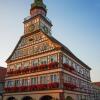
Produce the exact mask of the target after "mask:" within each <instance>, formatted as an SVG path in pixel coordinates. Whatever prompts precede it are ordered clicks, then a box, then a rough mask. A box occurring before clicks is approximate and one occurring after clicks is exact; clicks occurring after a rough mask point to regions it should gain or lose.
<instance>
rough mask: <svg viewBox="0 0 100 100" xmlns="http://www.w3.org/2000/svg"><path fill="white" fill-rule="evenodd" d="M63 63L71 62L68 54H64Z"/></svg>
mask: <svg viewBox="0 0 100 100" xmlns="http://www.w3.org/2000/svg"><path fill="white" fill-rule="evenodd" d="M63 63H64V64H69V60H68V58H67V57H66V56H64V55H63Z"/></svg>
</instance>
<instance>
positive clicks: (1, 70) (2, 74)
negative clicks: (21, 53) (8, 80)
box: [0, 66, 7, 82]
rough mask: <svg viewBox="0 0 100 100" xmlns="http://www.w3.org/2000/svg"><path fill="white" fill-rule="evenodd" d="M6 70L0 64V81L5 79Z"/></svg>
mask: <svg viewBox="0 0 100 100" xmlns="http://www.w3.org/2000/svg"><path fill="white" fill-rule="evenodd" d="M6 71H7V69H6V68H4V67H1V66H0V82H4V81H5V76H6Z"/></svg>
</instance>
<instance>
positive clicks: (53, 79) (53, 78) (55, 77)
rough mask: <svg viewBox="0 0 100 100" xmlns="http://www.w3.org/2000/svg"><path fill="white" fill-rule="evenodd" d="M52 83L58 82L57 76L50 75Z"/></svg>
mask: <svg viewBox="0 0 100 100" xmlns="http://www.w3.org/2000/svg"><path fill="white" fill-rule="evenodd" d="M50 80H51V82H57V81H58V80H57V75H50Z"/></svg>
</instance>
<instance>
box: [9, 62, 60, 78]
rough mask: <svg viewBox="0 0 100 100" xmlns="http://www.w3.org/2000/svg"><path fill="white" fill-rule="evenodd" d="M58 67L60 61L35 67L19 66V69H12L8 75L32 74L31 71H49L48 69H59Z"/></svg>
mask: <svg viewBox="0 0 100 100" xmlns="http://www.w3.org/2000/svg"><path fill="white" fill-rule="evenodd" d="M58 67H59V63H58V62H52V63H49V64H41V65H39V66H33V67H28V68H24V69H21V68H19V69H18V70H13V71H12V70H11V71H9V72H7V77H10V76H16V75H24V74H31V73H35V72H40V71H47V70H52V69H57V68H58Z"/></svg>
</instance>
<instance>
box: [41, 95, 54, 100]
mask: <svg viewBox="0 0 100 100" xmlns="http://www.w3.org/2000/svg"><path fill="white" fill-rule="evenodd" d="M52 99H53V97H52V96H49V95H46V96H43V97H41V98H40V100H52Z"/></svg>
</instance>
